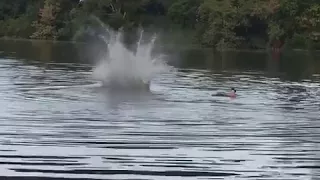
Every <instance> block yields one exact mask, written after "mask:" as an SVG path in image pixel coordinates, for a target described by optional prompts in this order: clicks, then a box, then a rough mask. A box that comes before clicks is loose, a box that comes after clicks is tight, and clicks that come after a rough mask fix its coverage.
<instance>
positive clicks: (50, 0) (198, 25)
mask: <svg viewBox="0 0 320 180" xmlns="http://www.w3.org/2000/svg"><path fill="white" fill-rule="evenodd" d="M104 24H106V25H107V26H108V27H110V28H112V29H115V30H119V29H120V28H122V29H123V31H124V33H125V34H128V35H125V39H126V40H125V41H126V42H127V43H132V42H134V40H133V39H134V37H131V34H134V33H133V32H136V30H137V29H139V28H141V27H142V28H143V29H145V30H146V31H149V32H152V31H159V32H161V33H160V34H161V36H162V37H161V38H160V39H161V41H162V42H161V44H174V45H173V46H181V47H182V48H184V47H194V48H203V49H215V50H219V51H229V50H232V51H253V52H259V51H261V52H266V51H268V50H270V49H271V50H272V51H275V52H280V51H282V49H283V48H286V49H287V48H288V49H290V50H294V51H310V50H312V51H320V4H319V3H318V0H305V1H301V0H130V1H128V0H103V1H101V0H82V1H79V0H68V1H66V0H19V1H18V0H2V1H0V27H1V28H0V39H1V40H19V41H27V40H33V41H54V42H69V43H87V42H90V41H92V40H93V39H95V38H96V36H97V35H99V33H100V34H101V33H103V32H104V31H105V30H104V29H103V28H104ZM175 43H178V44H175Z"/></svg>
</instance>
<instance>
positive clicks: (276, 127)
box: [0, 45, 320, 180]
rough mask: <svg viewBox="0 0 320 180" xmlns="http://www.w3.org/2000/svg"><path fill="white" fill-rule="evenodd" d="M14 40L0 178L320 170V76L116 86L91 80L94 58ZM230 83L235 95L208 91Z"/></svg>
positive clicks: (252, 74) (0, 125)
mask: <svg viewBox="0 0 320 180" xmlns="http://www.w3.org/2000/svg"><path fill="white" fill-rule="evenodd" d="M8 46H9V45H7V46H2V50H4V51H5V52H2V56H1V59H0V69H1V70H0V84H1V86H0V95H1V100H0V104H1V106H2V108H1V109H0V134H1V141H0V176H1V179H9V180H11V179H30V180H31V179H35V177H42V178H40V179H50V180H51V179H117V180H119V179H121V180H123V179H141V180H145V179H155V180H162V179H201V180H202V179H239V180H256V179H259V180H262V179H263V180H267V179H268V180H275V179H283V180H284V179H286V180H288V179H290V180H296V179H297V180H301V179H303V180H316V179H319V178H320V111H319V110H320V89H319V88H320V77H319V76H317V75H316V74H314V75H313V76H311V77H310V78H306V79H302V80H300V81H289V80H285V79H282V78H279V77H275V76H270V74H268V73H266V72H265V71H261V70H259V69H258V70H254V69H253V70H250V71H248V70H243V69H240V70H224V71H213V70H210V69H203V68H192V67H188V68H187V67H184V68H178V71H176V72H173V73H167V74H163V75H160V76H158V77H156V78H155V79H153V81H152V84H151V92H150V93H133V92H132V93H129V92H126V93H115V92H108V91H106V90H105V89H103V88H101V87H100V85H99V83H97V82H95V81H93V80H92V78H91V66H89V65H86V64H84V63H77V62H72V63H57V62H51V63H45V65H44V63H43V62H38V61H30V57H27V56H25V54H21V53H19V51H22V50H21V46H20V50H18V48H16V50H15V51H14V50H12V49H11V50H10V51H9V50H8V49H5V47H8ZM25 47H26V48H27V46H25ZM24 56H25V59H24V58H23V57H24ZM67 57H68V56H67ZM28 58H29V60H28ZM31 60H32V58H31ZM59 60H60V61H63V60H61V59H59ZM66 61H68V59H66ZM250 68H251V69H252V67H250ZM230 87H235V88H236V89H237V93H238V95H239V96H238V97H237V98H236V99H229V98H225V97H214V96H211V94H213V93H215V92H218V91H228V90H229V88H230ZM4 177H7V178H4ZM22 177H23V178H22Z"/></svg>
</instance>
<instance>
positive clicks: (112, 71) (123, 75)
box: [93, 29, 172, 88]
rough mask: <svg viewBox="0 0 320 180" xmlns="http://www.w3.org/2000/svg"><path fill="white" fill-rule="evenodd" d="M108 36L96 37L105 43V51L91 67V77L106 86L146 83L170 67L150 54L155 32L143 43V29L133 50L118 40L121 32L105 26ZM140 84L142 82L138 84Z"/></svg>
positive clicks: (136, 85)
mask: <svg viewBox="0 0 320 180" xmlns="http://www.w3.org/2000/svg"><path fill="white" fill-rule="evenodd" d="M106 32H108V36H104V35H100V38H101V39H103V40H104V42H105V43H107V44H108V50H107V51H108V53H107V54H108V55H107V56H106V57H104V58H103V59H101V60H100V62H99V63H98V64H97V65H96V67H95V68H94V71H93V77H94V78H95V79H96V80H99V81H102V82H103V84H104V85H106V86H117V87H119V86H120V87H130V88H132V87H146V86H148V87H149V84H150V81H151V80H152V78H154V77H155V76H157V75H159V74H160V73H165V72H169V71H170V70H172V68H171V67H169V66H168V65H167V64H166V63H165V62H164V61H163V59H162V58H161V56H157V57H154V56H152V49H153V47H154V43H155V40H156V36H153V37H152V39H151V40H150V41H149V42H147V43H143V42H142V38H143V31H141V34H140V38H139V41H138V42H137V49H136V52H134V51H130V50H129V49H127V48H126V47H125V45H124V44H123V43H122V38H123V32H122V31H119V32H113V31H111V30H110V29H108V30H107V31H106ZM141 85H142V86H141Z"/></svg>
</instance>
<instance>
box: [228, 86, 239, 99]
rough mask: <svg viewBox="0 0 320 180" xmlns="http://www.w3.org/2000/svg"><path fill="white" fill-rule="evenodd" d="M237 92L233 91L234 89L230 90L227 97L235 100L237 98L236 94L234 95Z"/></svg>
mask: <svg viewBox="0 0 320 180" xmlns="http://www.w3.org/2000/svg"><path fill="white" fill-rule="evenodd" d="M236 92H237V90H236V89H234V88H231V93H230V94H229V97H232V98H235V97H237V94H236Z"/></svg>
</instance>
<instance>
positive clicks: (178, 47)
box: [0, 37, 320, 53]
mask: <svg viewBox="0 0 320 180" xmlns="http://www.w3.org/2000/svg"><path fill="white" fill-rule="evenodd" d="M0 41H13V42H39V43H62V44H80V45H81V44H82V45H90V43H89V42H81V41H64V40H43V39H27V38H12V37H0ZM157 47H165V48H166V49H172V50H175V49H176V50H187V49H188V50H192V49H197V50H199V49H202V50H204V51H208V50H209V51H217V52H230V51H231V52H256V53H265V52H269V51H271V48H265V49H234V48H225V49H222V50H215V49H213V48H210V47H202V46H201V45H199V44H189V45H186V44H174V43H172V44H166V45H163V44H162V45H161V44H160V45H159V44H158V45H157ZM286 50H290V51H298V52H309V51H313V52H320V49H314V50H308V49H307V48H306V49H299V48H292V49H290V48H287V49H286Z"/></svg>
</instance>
